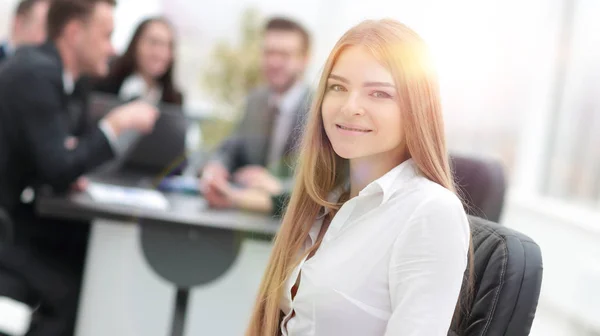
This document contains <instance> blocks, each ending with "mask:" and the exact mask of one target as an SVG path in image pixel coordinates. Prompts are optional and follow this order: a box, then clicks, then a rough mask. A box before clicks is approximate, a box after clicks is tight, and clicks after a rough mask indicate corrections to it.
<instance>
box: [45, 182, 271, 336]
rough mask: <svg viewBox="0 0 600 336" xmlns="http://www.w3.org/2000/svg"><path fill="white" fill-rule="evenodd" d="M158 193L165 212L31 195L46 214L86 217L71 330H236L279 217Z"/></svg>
mask: <svg viewBox="0 0 600 336" xmlns="http://www.w3.org/2000/svg"><path fill="white" fill-rule="evenodd" d="M92 180H93V179H92ZM103 182H105V181H103ZM121 182H123V183H121V184H130V185H131V184H138V182H134V183H125V182H124V181H121ZM165 196H166V198H167V199H168V201H169V203H170V209H169V210H166V211H160V210H147V209H133V208H131V207H126V206H122V205H113V204H103V203H98V202H95V201H94V200H93V199H92V198H91V197H90V196H89V195H87V194H86V193H74V194H70V195H68V196H63V197H59V196H51V195H46V196H40V197H38V201H37V210H38V212H39V213H40V214H41V215H43V216H49V217H59V218H70V219H84V220H92V230H91V235H90V243H89V247H88V255H87V261H86V268H85V274H84V280H83V287H82V295H81V300H80V308H79V314H78V321H77V332H76V334H77V336H105V335H119V336H140V335H144V336H153V335H156V336H167V335H211V336H213V335H214V336H218V335H224V336H228V335H241V334H243V330H244V327H245V326H246V324H247V322H248V319H249V314H250V310H251V307H252V304H253V301H254V298H255V295H256V291H257V290H258V285H259V283H260V279H261V277H262V274H263V272H264V269H265V267H266V264H267V260H268V256H269V253H270V250H271V244H270V241H269V239H270V237H272V235H273V234H274V233H275V232H276V231H277V229H278V227H279V222H278V221H277V220H275V219H272V218H269V217H267V216H263V215H258V214H251V213H244V212H240V211H233V210H227V211H215V210H212V209H209V208H208V207H207V205H206V203H205V202H204V200H203V199H202V198H200V197H196V196H190V195H181V194H166V195H165ZM186 312H187V313H186ZM182 328H183V329H182Z"/></svg>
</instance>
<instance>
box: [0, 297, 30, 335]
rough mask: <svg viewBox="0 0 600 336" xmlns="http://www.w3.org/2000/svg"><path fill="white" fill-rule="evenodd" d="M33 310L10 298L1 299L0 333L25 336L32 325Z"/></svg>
mask: <svg viewBox="0 0 600 336" xmlns="http://www.w3.org/2000/svg"><path fill="white" fill-rule="evenodd" d="M32 313H33V309H31V307H29V306H28V305H26V304H24V303H22V302H19V301H15V300H13V299H11V298H8V297H4V296H2V297H0V332H3V333H5V334H7V335H11V336H23V335H25V333H26V332H27V331H28V330H29V326H30V325H31V315H32Z"/></svg>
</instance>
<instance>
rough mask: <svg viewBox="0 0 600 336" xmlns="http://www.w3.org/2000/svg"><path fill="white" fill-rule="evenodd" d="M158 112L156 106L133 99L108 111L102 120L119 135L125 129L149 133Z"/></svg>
mask: <svg viewBox="0 0 600 336" xmlns="http://www.w3.org/2000/svg"><path fill="white" fill-rule="evenodd" d="M158 116H159V113H158V110H157V109H156V107H154V106H152V105H150V104H148V103H146V102H144V101H134V102H131V103H128V104H125V105H122V106H119V107H117V108H115V109H114V110H112V111H110V112H109V113H108V115H107V116H106V117H104V120H106V122H107V123H108V125H109V126H110V127H111V129H112V130H113V131H114V132H115V135H116V136H119V135H120V134H121V133H122V132H123V131H125V130H130V129H131V130H137V131H140V132H142V133H149V132H151V131H152V129H153V128H154V123H155V122H156V119H158Z"/></svg>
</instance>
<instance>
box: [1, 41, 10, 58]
mask: <svg viewBox="0 0 600 336" xmlns="http://www.w3.org/2000/svg"><path fill="white" fill-rule="evenodd" d="M6 47H7V45H6V43H3V44H1V45H0V62H2V61H4V60H5V59H6V58H7V57H8V52H7V50H6Z"/></svg>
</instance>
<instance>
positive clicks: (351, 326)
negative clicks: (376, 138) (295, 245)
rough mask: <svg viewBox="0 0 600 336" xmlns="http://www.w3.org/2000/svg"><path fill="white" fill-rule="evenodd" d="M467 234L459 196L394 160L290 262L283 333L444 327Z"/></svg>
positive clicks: (408, 333)
mask: <svg viewBox="0 0 600 336" xmlns="http://www.w3.org/2000/svg"><path fill="white" fill-rule="evenodd" d="M322 221H323V218H322V217H320V218H319V219H318V220H317V221H316V222H315V224H314V226H313V228H312V230H311V232H310V237H309V238H308V239H307V242H306V244H305V248H309V247H310V246H312V245H313V244H314V242H315V240H316V238H317V236H318V234H319V231H320V228H321V224H322ZM469 237H470V233H469V224H468V220H467V216H466V214H465V212H464V210H463V207H462V205H461V202H460V200H459V199H458V198H457V197H456V196H455V195H454V194H453V193H452V192H450V191H448V190H447V189H445V188H443V187H442V186H440V185H438V184H436V183H434V182H431V181H430V180H428V179H426V178H425V177H423V176H421V175H419V174H418V172H417V168H416V167H415V164H414V162H413V161H412V159H411V160H408V161H406V162H404V163H402V164H400V165H399V166H397V167H395V168H394V169H392V170H391V171H389V172H388V173H387V174H385V175H384V176H382V177H381V178H379V179H377V180H376V181H373V182H372V183H371V184H369V185H368V186H367V187H366V188H364V189H363V190H362V191H361V192H360V193H359V195H358V196H356V197H354V198H352V199H350V200H349V201H347V202H346V203H345V204H344V205H343V206H342V207H341V209H340V210H339V212H338V213H337V214H336V215H335V217H334V218H333V220H332V221H331V223H330V226H329V228H328V230H327V232H326V233H325V236H324V238H323V242H322V243H321V246H320V247H319V249H318V250H317V252H316V253H315V255H314V256H313V257H312V258H310V259H309V260H306V258H305V260H303V261H302V262H301V263H300V264H299V265H298V267H296V269H295V270H294V271H293V272H292V274H291V276H290V277H289V279H288V280H287V282H286V285H285V286H284V294H283V297H282V300H281V303H280V308H281V310H282V311H283V313H284V314H285V318H284V319H283V321H282V323H281V331H282V334H283V335H284V336H337V335H340V336H341V335H344V336H353V335H356V336H383V335H385V336H392V335H394V336H396V335H402V336H445V335H447V333H448V329H449V327H450V322H451V320H452V316H453V313H454V308H455V306H456V303H457V300H458V295H459V292H460V288H461V284H462V279H463V275H464V271H465V269H466V265H467V254H468V248H469ZM298 276H300V282H299V288H298V291H297V293H296V296H295V298H294V300H293V301H292V298H291V289H292V287H293V286H294V284H295V283H296V280H297V278H298ZM293 312H294V313H295V314H294V315H293V314H292V313H293ZM292 315H293V317H292Z"/></svg>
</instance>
